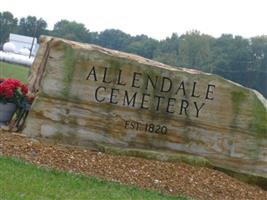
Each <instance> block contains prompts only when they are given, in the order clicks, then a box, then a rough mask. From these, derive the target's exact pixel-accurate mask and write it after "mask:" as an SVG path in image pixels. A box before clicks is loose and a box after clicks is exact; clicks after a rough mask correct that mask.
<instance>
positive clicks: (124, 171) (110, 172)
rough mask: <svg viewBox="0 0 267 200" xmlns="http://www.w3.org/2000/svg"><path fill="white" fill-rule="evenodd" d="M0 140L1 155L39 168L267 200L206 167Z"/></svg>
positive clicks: (210, 195)
mask: <svg viewBox="0 0 267 200" xmlns="http://www.w3.org/2000/svg"><path fill="white" fill-rule="evenodd" d="M0 137H1V140H0V154H1V155H5V156H12V157H16V158H19V159H23V160H26V161H29V162H31V163H34V164H37V165H41V166H46V167H52V168H56V169H60V170H66V171H71V172H75V173H79V174H84V175H87V176H94V177H100V178H103V179H105V180H109V181H115V182H119V183H122V184H127V185H135V186H138V187H141V188H150V189H156V190H158V191H161V192H164V193H169V194H173V195H184V196H187V197H192V198H193V199H205V200H208V199H212V200H213V199H223V200H228V199H255V200H261V199H262V200H263V199H264V200H266V199H267V191H265V190H263V189H261V188H259V187H257V186H253V185H249V184H246V183H243V182H241V181H238V180H236V179H234V178H232V177H230V176H228V175H226V174H224V173H223V172H220V171H216V170H213V169H209V168H205V167H197V166H191V165H188V164H185V163H170V162H162V161H156V160H147V159H142V158H136V157H129V156H118V155H110V154H105V153H101V152H96V151H92V150H90V149H86V148H81V147H72V146H64V145H60V144H51V143H48V142H46V141H43V140H41V141H39V140H36V139H30V138H26V137H25V136H24V135H21V134H17V133H10V132H6V131H0Z"/></svg>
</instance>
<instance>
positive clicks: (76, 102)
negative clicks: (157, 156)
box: [24, 37, 267, 179]
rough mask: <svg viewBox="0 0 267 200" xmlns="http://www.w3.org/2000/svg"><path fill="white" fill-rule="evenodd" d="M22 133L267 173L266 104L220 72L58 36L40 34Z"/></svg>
mask: <svg viewBox="0 0 267 200" xmlns="http://www.w3.org/2000/svg"><path fill="white" fill-rule="evenodd" d="M29 86H30V88H31V90H32V92H34V93H37V98H36V100H35V101H34V104H33V106H32V109H31V111H30V113H29V116H28V119H27V121H26V128H25V129H24V133H25V134H26V135H28V136H30V137H45V138H50V139H53V140H56V141H59V142H62V143H68V144H73V145H89V146H97V145H98V144H101V145H111V146H114V147H119V148H121V149H126V148H137V149H146V150H155V151H160V152H165V153H166V154H168V152H170V153H175V152H183V153H186V154H191V155H197V156H201V157H204V158H206V159H207V160H209V161H210V163H212V165H213V166H216V167H219V168H223V169H226V170H231V171H234V172H239V173H244V174H246V175H248V174H249V175H254V176H258V177H261V178H265V179H266V178H267V102H266V99H265V98H264V97H263V96H262V95H261V94H259V93H258V92H256V91H253V90H251V89H248V88H245V87H243V86H240V85H238V84H236V83H233V82H231V81H228V80H225V79H223V78H221V77H219V76H216V75H212V74H206V73H203V72H199V71H196V70H191V69H184V68H176V67H171V66H167V65H164V64H161V63H158V62H156V61H152V60H148V59H145V58H142V57H139V56H135V55H131V54H126V53H123V52H118V51H114V50H109V49H105V48H102V47H99V46H95V45H89V44H81V43H77V42H72V41H67V40H63V39H59V38H50V37H41V46H40V49H39V51H38V54H37V57H36V59H35V61H34V64H33V67H32V70H31V75H30V77H29Z"/></svg>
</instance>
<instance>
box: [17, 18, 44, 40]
mask: <svg viewBox="0 0 267 200" xmlns="http://www.w3.org/2000/svg"><path fill="white" fill-rule="evenodd" d="M46 27H47V23H46V21H44V20H43V19H42V18H40V19H37V18H36V17H34V16H28V17H26V18H25V17H22V18H21V19H20V21H19V26H18V30H17V33H18V34H21V35H26V36H31V37H32V36H34V37H37V38H39V36H40V35H41V34H45V33H46Z"/></svg>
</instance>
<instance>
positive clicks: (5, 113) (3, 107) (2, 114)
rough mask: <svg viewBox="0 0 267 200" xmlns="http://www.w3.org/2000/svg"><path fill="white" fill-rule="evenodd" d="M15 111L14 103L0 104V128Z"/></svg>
mask: <svg viewBox="0 0 267 200" xmlns="http://www.w3.org/2000/svg"><path fill="white" fill-rule="evenodd" d="M15 111H16V104H14V103H0V127H1V126H2V125H5V124H6V123H7V122H9V121H10V120H11V118H12V116H13V114H14V113H15Z"/></svg>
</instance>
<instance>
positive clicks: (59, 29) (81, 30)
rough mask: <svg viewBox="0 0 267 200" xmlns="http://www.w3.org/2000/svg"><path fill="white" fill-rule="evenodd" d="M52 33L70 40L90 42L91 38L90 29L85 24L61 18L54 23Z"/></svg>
mask: <svg viewBox="0 0 267 200" xmlns="http://www.w3.org/2000/svg"><path fill="white" fill-rule="evenodd" d="M50 34H51V35H54V36H57V37H63V38H66V39H69V40H75V41H80V42H88V40H89V39H90V35H89V30H87V29H86V27H85V26H84V24H81V23H77V22H75V21H72V22H70V21H68V20H61V21H59V22H57V23H56V24H55V25H54V29H53V31H52V32H50Z"/></svg>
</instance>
